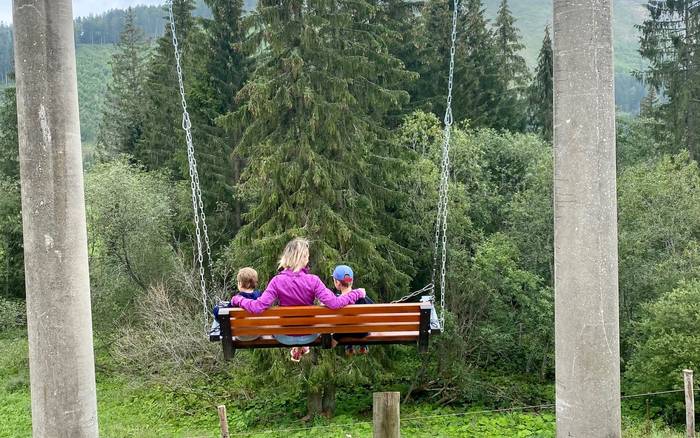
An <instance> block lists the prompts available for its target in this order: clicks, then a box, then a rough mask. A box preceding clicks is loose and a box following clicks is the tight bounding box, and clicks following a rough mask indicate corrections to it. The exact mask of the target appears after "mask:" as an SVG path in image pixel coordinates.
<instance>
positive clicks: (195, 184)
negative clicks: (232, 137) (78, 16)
mask: <svg viewBox="0 0 700 438" xmlns="http://www.w3.org/2000/svg"><path fill="white" fill-rule="evenodd" d="M168 15H169V19H170V32H171V34H172V40H173V51H174V52H175V68H176V70H177V81H178V85H179V87H180V103H181V104H182V129H183V130H184V131H185V139H186V142H187V161H188V164H189V174H190V188H191V190H192V210H193V213H194V214H193V216H194V226H195V236H196V240H197V264H198V266H199V286H200V289H201V298H202V308H203V311H204V325H205V328H206V326H207V325H208V321H209V300H208V294H207V282H206V275H205V272H204V271H205V270H204V254H203V253H204V251H206V255H207V262H208V266H209V275H210V276H211V275H213V272H214V269H213V262H212V258H211V246H210V244H209V232H208V229H207V217H206V214H205V213H204V202H203V201H202V189H201V187H200V185H199V172H198V171H197V159H196V158H195V155H194V141H193V139H192V121H191V119H190V113H189V111H188V110H187V99H186V98H185V82H184V80H183V74H182V64H181V53H180V47H179V44H178V39H177V32H176V29H175V14H174V13H173V2H172V0H170V1H168ZM202 235H203V236H204V249H203V248H202Z"/></svg>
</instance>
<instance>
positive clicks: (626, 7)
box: [483, 0, 647, 73]
mask: <svg viewBox="0 0 700 438" xmlns="http://www.w3.org/2000/svg"><path fill="white" fill-rule="evenodd" d="M483 2H484V6H485V7H486V11H487V14H488V16H489V17H491V18H494V17H495V16H496V12H497V11H498V5H499V4H500V3H501V0H483ZM508 3H509V5H510V9H511V11H512V12H513V15H514V16H515V17H516V19H517V22H516V25H517V26H518V28H519V29H520V34H521V35H522V37H523V42H524V44H525V59H526V60H527V62H528V64H530V65H531V66H532V65H534V64H535V62H536V61H537V53H538V52H539V49H540V45H541V44H542V37H543V35H544V27H545V26H546V25H548V24H549V25H551V23H552V0H509V2H508ZM646 3H647V1H646V0H614V3H613V27H614V29H613V31H614V37H615V64H616V65H615V67H616V70H617V71H618V72H620V73H622V72H630V71H632V70H636V69H639V68H640V67H641V65H642V60H641V57H640V56H639V53H638V51H637V49H638V47H639V33H638V31H637V29H635V27H634V26H635V25H636V24H640V23H641V22H642V21H643V20H644V18H645V17H646V15H647V11H646V9H645V7H644V5H645V4H646Z"/></svg>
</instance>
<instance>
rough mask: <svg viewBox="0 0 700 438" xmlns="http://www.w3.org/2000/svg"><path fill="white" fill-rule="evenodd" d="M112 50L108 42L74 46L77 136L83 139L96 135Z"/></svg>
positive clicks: (90, 139)
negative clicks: (105, 43) (77, 115)
mask: <svg viewBox="0 0 700 438" xmlns="http://www.w3.org/2000/svg"><path fill="white" fill-rule="evenodd" d="M113 51H114V47H113V46H110V45H101V46H98V45H80V46H78V47H77V48H76V59H77V68H78V99H79V104H80V137H81V139H82V140H83V142H84V143H94V142H95V139H96V138H97V133H98V131H99V125H100V121H101V120H102V108H103V105H104V99H105V94H106V91H107V84H108V83H109V81H110V79H111V76H112V69H111V68H110V65H109V60H110V58H111V56H112V53H113Z"/></svg>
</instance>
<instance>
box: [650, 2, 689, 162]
mask: <svg viewBox="0 0 700 438" xmlns="http://www.w3.org/2000/svg"><path fill="white" fill-rule="evenodd" d="M647 9H648V10H649V18H648V19H647V20H645V21H644V23H643V24H642V25H640V26H639V28H640V29H641V31H642V36H641V38H640V50H639V51H640V53H641V55H642V57H644V58H646V59H647V60H648V61H649V62H648V67H647V69H646V70H645V71H643V72H642V73H641V74H640V76H641V78H643V79H644V81H645V82H646V83H647V84H649V85H650V86H652V87H654V88H656V89H657V90H661V89H663V90H664V95H665V96H666V98H667V99H666V102H665V103H664V104H662V105H660V106H659V110H660V113H661V114H662V118H663V119H664V120H665V121H666V124H667V125H668V126H669V129H670V130H671V133H672V135H673V137H674V138H675V141H676V142H677V143H679V144H682V145H684V146H685V147H686V148H687V149H688V151H689V152H690V154H691V156H693V157H694V158H697V157H698V155H699V154H700V143H699V142H700V123H698V119H700V33H698V31H697V25H698V22H700V8H698V7H697V1H695V0H675V1H655V2H649V4H648V5H647Z"/></svg>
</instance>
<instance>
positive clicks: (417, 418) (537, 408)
mask: <svg viewBox="0 0 700 438" xmlns="http://www.w3.org/2000/svg"><path fill="white" fill-rule="evenodd" d="M694 391H700V387H698V388H694ZM684 392H685V390H684V389H670V390H665V391H656V392H645V393H640V394H628V395H622V396H621V397H620V399H622V400H628V399H635V398H644V397H654V396H659V395H670V394H679V393H684ZM554 408H556V403H545V404H538V405H527V406H513V407H509V408H499V409H482V410H472V411H463V412H452V413H446V414H434V415H418V416H408V417H401V423H411V422H418V421H425V420H430V419H439V418H455V417H456V418H459V417H470V416H475V415H488V414H502V413H512V412H530V411H535V412H536V411H544V410H551V409H554ZM371 424H372V421H353V422H352V423H347V424H343V423H337V424H327V425H318V426H306V427H292V428H285V429H268V430H256V431H245V432H244V431H235V432H232V434H235V436H243V437H246V436H254V435H255V436H263V437H264V436H266V435H274V434H279V435H282V434H292V433H301V432H311V431H321V430H329V429H336V430H338V429H340V430H342V429H344V428H346V427H356V426H359V425H371ZM197 438H199V437H197ZM202 438H204V437H202Z"/></svg>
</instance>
